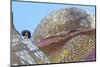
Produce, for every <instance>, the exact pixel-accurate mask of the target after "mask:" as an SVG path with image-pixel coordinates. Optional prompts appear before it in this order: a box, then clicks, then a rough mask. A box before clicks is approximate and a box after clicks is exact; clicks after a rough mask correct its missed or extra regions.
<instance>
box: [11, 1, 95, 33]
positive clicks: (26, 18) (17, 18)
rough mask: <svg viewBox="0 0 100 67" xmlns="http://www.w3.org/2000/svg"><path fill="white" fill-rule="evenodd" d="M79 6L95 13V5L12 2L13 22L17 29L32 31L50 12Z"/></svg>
mask: <svg viewBox="0 0 100 67" xmlns="http://www.w3.org/2000/svg"><path fill="white" fill-rule="evenodd" d="M65 7H66V8H71V7H77V8H80V9H83V10H85V11H87V12H89V13H91V14H93V15H95V7H94V6H77V5H62V4H46V3H31V2H16V1H13V2H12V12H13V22H14V25H15V28H16V29H17V31H19V32H21V31H22V30H26V29H27V30H29V31H31V32H32V33H33V32H34V30H35V29H36V27H37V25H38V24H39V23H40V22H41V20H42V19H43V18H44V17H45V16H47V15H48V14H49V13H50V12H52V11H55V10H58V9H61V8H65Z"/></svg>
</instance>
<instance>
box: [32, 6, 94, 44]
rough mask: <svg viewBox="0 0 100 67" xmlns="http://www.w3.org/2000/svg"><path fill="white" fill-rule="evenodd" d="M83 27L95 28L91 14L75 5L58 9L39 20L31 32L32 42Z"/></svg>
mask: <svg viewBox="0 0 100 67" xmlns="http://www.w3.org/2000/svg"><path fill="white" fill-rule="evenodd" d="M84 28H95V19H94V17H93V16H92V15H90V14H88V13H87V12H85V11H84V10H81V9H78V8H75V7H73V8H69V9H67V8H63V9H59V10H57V11H53V12H51V13H50V14H49V15H48V16H46V17H45V18H44V19H43V20H42V21H41V23H40V24H39V25H38V27H37V28H36V30H35V31H34V33H33V42H34V43H37V42H39V41H40V40H41V39H44V38H46V37H48V36H51V35H55V34H57V33H60V32H62V31H66V32H67V31H69V30H73V29H74V30H75V29H84Z"/></svg>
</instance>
